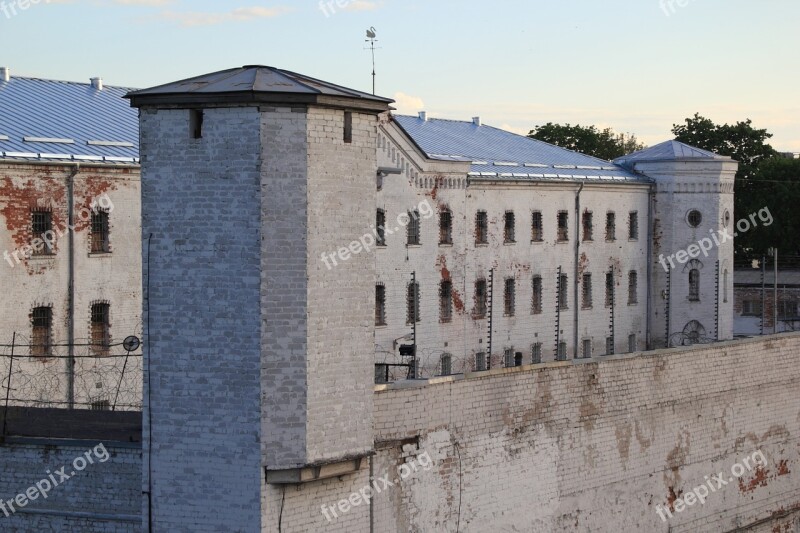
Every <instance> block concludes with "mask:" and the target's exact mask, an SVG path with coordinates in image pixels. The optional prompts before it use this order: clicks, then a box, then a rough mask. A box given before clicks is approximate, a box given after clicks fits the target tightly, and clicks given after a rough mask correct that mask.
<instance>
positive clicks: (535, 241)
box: [531, 239, 544, 244]
mask: <svg viewBox="0 0 800 533" xmlns="http://www.w3.org/2000/svg"><path fill="white" fill-rule="evenodd" d="M543 242H544V239H539V240H535V239H531V244H542V243H543Z"/></svg>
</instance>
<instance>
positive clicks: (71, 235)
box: [67, 163, 81, 409]
mask: <svg viewBox="0 0 800 533" xmlns="http://www.w3.org/2000/svg"><path fill="white" fill-rule="evenodd" d="M80 171H81V165H80V163H78V164H76V165H75V166H74V167H73V168H72V172H70V174H69V176H67V225H68V226H67V247H68V255H67V257H68V263H67V279H68V285H67V381H68V385H67V394H68V397H67V403H68V404H69V408H70V409H74V408H75V231H74V229H73V228H74V227H75V216H74V211H75V198H74V190H75V187H74V180H75V176H77V175H78V173H79V172H80Z"/></svg>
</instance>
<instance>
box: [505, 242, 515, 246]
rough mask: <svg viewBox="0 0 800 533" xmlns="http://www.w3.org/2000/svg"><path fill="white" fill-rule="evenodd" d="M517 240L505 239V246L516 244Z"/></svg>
mask: <svg viewBox="0 0 800 533" xmlns="http://www.w3.org/2000/svg"><path fill="white" fill-rule="evenodd" d="M515 244H517V241H503V246H514V245H515Z"/></svg>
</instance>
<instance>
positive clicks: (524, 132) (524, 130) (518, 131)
mask: <svg viewBox="0 0 800 533" xmlns="http://www.w3.org/2000/svg"><path fill="white" fill-rule="evenodd" d="M500 129H501V130H506V131H510V132H511V133H516V134H517V135H522V136H527V135H528V133H530V131H531V128H517V127H514V126H512V125H511V124H508V123H505V124H503V125H502V126H500Z"/></svg>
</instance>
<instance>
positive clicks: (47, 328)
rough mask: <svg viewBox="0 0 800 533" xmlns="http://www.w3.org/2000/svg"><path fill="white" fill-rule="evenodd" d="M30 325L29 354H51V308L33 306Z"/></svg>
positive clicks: (42, 355) (43, 355)
mask: <svg viewBox="0 0 800 533" xmlns="http://www.w3.org/2000/svg"><path fill="white" fill-rule="evenodd" d="M31 327H32V334H31V355H33V356H39V357H49V356H50V355H52V348H53V346H52V342H53V341H52V338H53V308H52V307H36V308H34V309H33V312H32V313H31Z"/></svg>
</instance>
